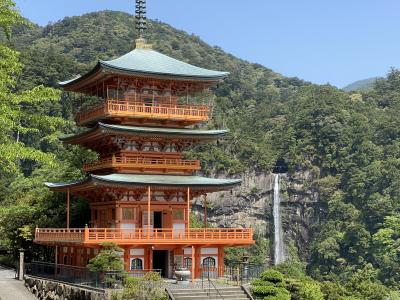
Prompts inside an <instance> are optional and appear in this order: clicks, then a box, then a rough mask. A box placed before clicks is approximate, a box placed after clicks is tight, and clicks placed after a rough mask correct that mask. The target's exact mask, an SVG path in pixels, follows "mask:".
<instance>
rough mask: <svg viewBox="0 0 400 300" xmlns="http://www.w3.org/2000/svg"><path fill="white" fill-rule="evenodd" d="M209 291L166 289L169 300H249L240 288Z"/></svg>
mask: <svg viewBox="0 0 400 300" xmlns="http://www.w3.org/2000/svg"><path fill="white" fill-rule="evenodd" d="M217 289H218V292H217V290H216V289H215V288H213V287H211V289H208V288H205V289H168V293H169V295H170V299H172V300H205V299H214V300H217V299H218V300H249V299H251V298H250V297H249V296H248V295H247V294H246V292H245V291H244V290H243V289H242V288H241V287H240V286H236V287H223V288H217Z"/></svg>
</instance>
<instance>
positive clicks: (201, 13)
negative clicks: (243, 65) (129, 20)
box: [16, 0, 400, 87]
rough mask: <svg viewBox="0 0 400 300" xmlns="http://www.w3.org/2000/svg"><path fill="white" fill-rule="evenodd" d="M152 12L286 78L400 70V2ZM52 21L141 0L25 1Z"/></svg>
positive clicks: (351, 77)
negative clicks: (397, 68) (393, 68)
mask: <svg viewBox="0 0 400 300" xmlns="http://www.w3.org/2000/svg"><path fill="white" fill-rule="evenodd" d="M147 2H148V5H147V6H148V16H149V17H150V18H152V19H158V20H161V21H163V22H166V23H169V24H171V25H172V26H174V27H176V28H178V29H183V30H185V31H187V32H189V33H194V34H196V35H198V36H200V37H201V38H202V39H203V40H205V41H206V42H208V43H209V44H211V45H218V46H220V47H221V48H223V49H224V50H226V51H227V52H230V53H232V54H233V55H235V56H238V57H240V58H243V59H246V60H248V61H251V62H257V63H260V64H262V65H264V66H266V67H269V68H271V69H272V70H274V71H276V72H279V73H282V74H283V75H286V76H297V77H300V78H302V79H305V80H308V81H312V82H315V83H328V82H329V83H331V84H333V85H336V86H339V87H342V86H344V85H346V84H348V83H351V82H353V81H355V80H359V79H365V78H368V77H374V76H384V75H385V74H386V73H387V71H388V70H389V68H390V67H400V37H399V35H400V1H399V0H346V1H345V0H330V1H324V0H278V1H277V0H274V1H272V0H247V1H239V0H198V1H194V0H147ZM16 3H17V6H18V8H19V9H20V11H21V13H22V15H24V16H25V17H27V18H29V19H30V20H32V21H33V22H35V23H38V24H40V25H46V24H48V22H56V21H58V20H61V19H62V18H64V17H65V16H76V15H81V14H84V13H86V12H91V11H98V10H103V9H109V10H119V11H126V12H129V13H133V11H134V1H133V0H17V1H16Z"/></svg>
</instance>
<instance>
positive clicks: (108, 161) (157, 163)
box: [83, 156, 200, 172]
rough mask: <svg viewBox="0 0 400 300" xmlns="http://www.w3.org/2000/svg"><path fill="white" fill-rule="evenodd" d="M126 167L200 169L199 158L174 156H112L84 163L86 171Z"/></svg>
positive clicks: (182, 170)
mask: <svg viewBox="0 0 400 300" xmlns="http://www.w3.org/2000/svg"><path fill="white" fill-rule="evenodd" d="M117 168H119V169H128V170H137V169H140V170H143V171H145V170H146V169H147V170H150V171H153V170H165V171H176V172H194V171H197V170H200V161H199V160H183V159H175V158H151V157H139V156H113V157H111V158H105V159H101V160H98V161H96V162H94V163H91V164H85V165H84V166H83V169H84V170H85V171H86V172H91V171H96V170H100V169H117Z"/></svg>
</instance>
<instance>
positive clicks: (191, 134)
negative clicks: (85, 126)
mask: <svg viewBox="0 0 400 300" xmlns="http://www.w3.org/2000/svg"><path fill="white" fill-rule="evenodd" d="M98 130H100V131H101V130H102V131H105V132H108V133H116V134H117V133H126V134H128V135H144V136H152V135H153V136H154V135H157V136H168V137H177V138H185V137H186V138H195V139H205V140H207V139H208V140H210V139H217V138H219V137H221V136H223V135H225V134H226V133H228V130H198V129H187V128H168V127H145V126H128V125H111V124H105V123H101V122H99V123H98V124H97V125H96V126H95V127H93V128H92V129H89V130H87V131H85V132H83V133H80V134H76V135H69V136H65V137H62V138H61V140H63V141H65V142H68V141H71V140H74V139H77V138H80V137H84V136H86V135H89V134H91V133H94V132H95V131H98Z"/></svg>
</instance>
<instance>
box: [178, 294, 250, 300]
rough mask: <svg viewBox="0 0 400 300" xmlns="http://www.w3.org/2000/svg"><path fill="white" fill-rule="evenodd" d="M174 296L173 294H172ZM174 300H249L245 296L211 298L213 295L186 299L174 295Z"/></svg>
mask: <svg viewBox="0 0 400 300" xmlns="http://www.w3.org/2000/svg"><path fill="white" fill-rule="evenodd" d="M173 295H174V294H173ZM174 298H175V300H204V299H215V300H217V299H224V300H249V298H247V296H245V295H243V296H241V297H237V298H232V296H222V298H221V297H217V296H213V295H210V296H208V295H201V296H187V297H176V296H175V295H174Z"/></svg>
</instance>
